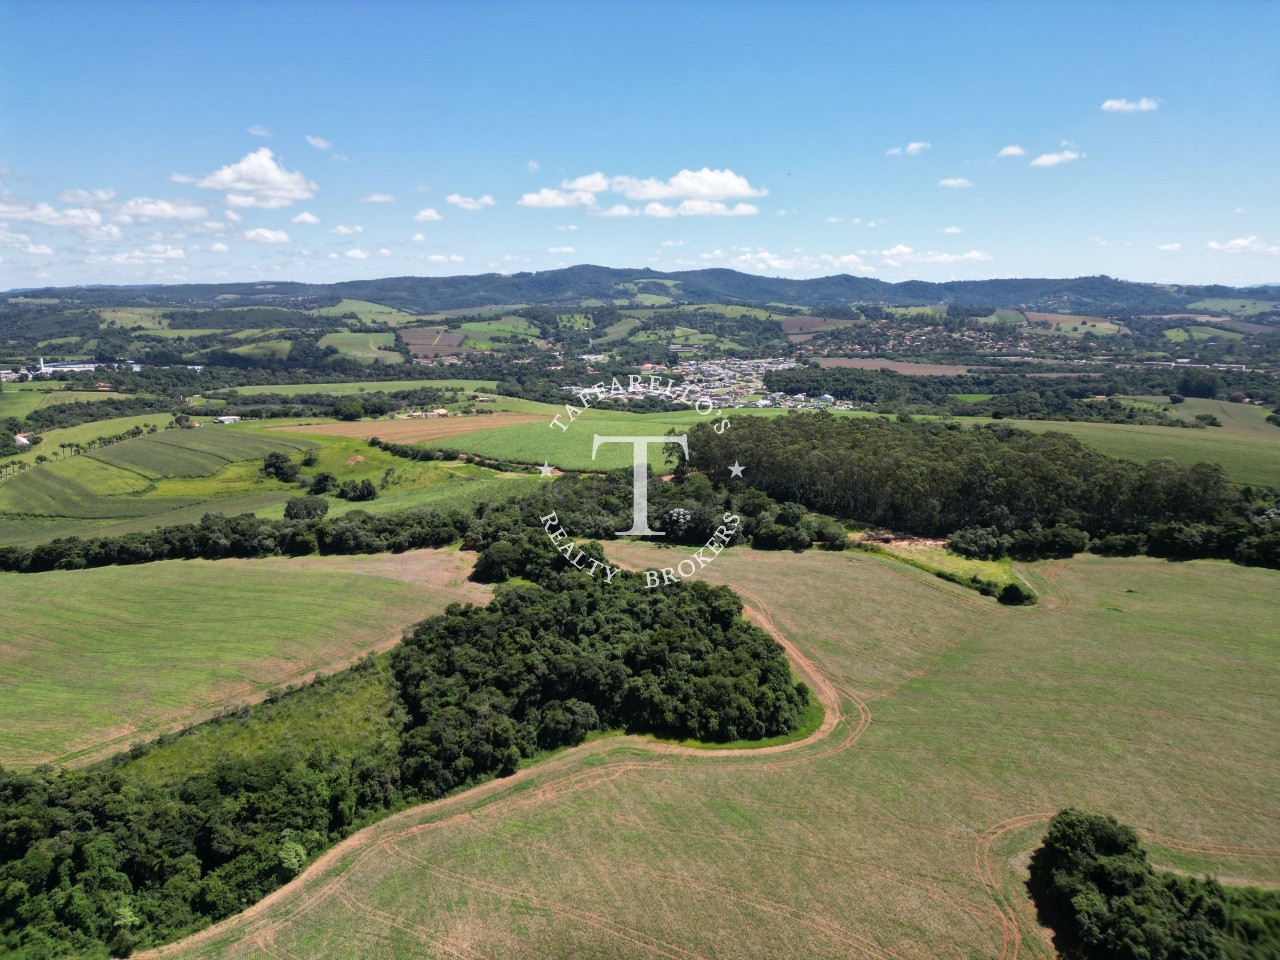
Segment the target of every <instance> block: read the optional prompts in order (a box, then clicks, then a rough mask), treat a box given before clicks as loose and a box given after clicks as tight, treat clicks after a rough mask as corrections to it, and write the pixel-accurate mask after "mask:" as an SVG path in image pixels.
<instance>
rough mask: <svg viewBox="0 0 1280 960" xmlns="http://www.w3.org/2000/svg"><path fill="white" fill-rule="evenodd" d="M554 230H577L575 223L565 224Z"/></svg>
mask: <svg viewBox="0 0 1280 960" xmlns="http://www.w3.org/2000/svg"><path fill="white" fill-rule="evenodd" d="M556 229H557V230H577V229H578V225H577V224H576V223H566V224H564V225H563V226H559V227H556Z"/></svg>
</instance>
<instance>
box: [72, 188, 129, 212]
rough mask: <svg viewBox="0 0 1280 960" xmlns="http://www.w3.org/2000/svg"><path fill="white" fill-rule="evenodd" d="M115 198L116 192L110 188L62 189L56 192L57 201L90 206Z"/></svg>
mask: <svg viewBox="0 0 1280 960" xmlns="http://www.w3.org/2000/svg"><path fill="white" fill-rule="evenodd" d="M115 198H116V192H115V191H114V190H112V189H110V188H107V189H105V190H63V191H62V192H61V193H60V194H58V202H59V203H78V204H80V205H81V206H85V207H92V206H94V205H95V204H99V203H110V202H111V201H112V200H114V199H115Z"/></svg>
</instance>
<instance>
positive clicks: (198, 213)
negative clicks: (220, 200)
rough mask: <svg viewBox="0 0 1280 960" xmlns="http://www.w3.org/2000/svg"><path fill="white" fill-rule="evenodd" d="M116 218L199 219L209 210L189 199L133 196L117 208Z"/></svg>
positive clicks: (131, 219)
mask: <svg viewBox="0 0 1280 960" xmlns="http://www.w3.org/2000/svg"><path fill="white" fill-rule="evenodd" d="M116 210H117V220H118V222H120V223H126V224H127V223H131V222H132V221H133V219H134V218H135V217H136V218H137V219H139V220H143V221H146V220H201V219H203V218H205V217H207V216H209V211H208V210H206V209H205V208H204V207H202V206H200V205H199V204H197V203H192V202H191V201H190V200H153V199H152V198H151V197H134V198H133V199H132V200H129V201H127V202H126V203H122V204H120V205H119V206H118V207H117V208H116Z"/></svg>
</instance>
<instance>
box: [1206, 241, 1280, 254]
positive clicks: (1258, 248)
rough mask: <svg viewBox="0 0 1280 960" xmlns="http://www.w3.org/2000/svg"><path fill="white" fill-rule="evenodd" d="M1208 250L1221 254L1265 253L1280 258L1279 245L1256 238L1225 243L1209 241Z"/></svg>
mask: <svg viewBox="0 0 1280 960" xmlns="http://www.w3.org/2000/svg"><path fill="white" fill-rule="evenodd" d="M1209 249H1210V250H1221V251H1222V252H1223V253H1265V254H1270V255H1271V256H1273V257H1280V244H1275V243H1265V242H1263V241H1262V240H1259V239H1258V238H1257V237H1240V238H1238V239H1236V240H1228V241H1227V242H1226V243H1218V242H1217V241H1215V240H1210V241H1209Z"/></svg>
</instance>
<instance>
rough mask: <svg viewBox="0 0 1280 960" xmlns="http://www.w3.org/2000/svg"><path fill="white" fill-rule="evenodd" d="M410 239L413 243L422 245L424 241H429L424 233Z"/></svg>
mask: <svg viewBox="0 0 1280 960" xmlns="http://www.w3.org/2000/svg"><path fill="white" fill-rule="evenodd" d="M409 239H410V240H412V241H414V242H415V243H421V242H422V241H423V240H425V239H427V237H426V235H425V234H422V233H415V234H414V235H413V236H412V237H410V238H409Z"/></svg>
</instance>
